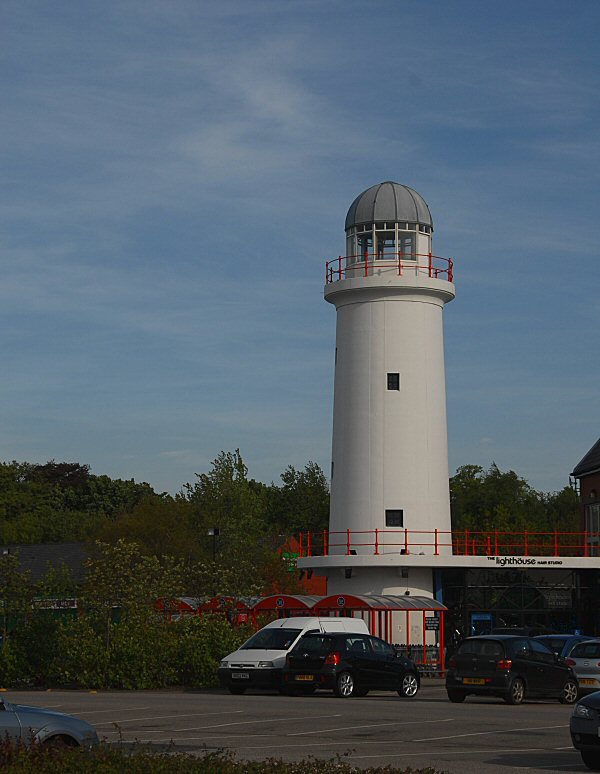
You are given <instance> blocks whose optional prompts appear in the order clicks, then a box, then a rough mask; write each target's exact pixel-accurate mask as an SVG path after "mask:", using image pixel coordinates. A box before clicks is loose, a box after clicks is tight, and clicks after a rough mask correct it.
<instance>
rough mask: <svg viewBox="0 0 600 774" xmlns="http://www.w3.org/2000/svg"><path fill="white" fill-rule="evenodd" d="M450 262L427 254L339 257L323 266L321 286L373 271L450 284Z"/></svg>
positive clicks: (381, 254) (451, 267) (395, 253)
mask: <svg viewBox="0 0 600 774" xmlns="http://www.w3.org/2000/svg"><path fill="white" fill-rule="evenodd" d="M453 268H454V263H453V261H452V259H451V258H440V257H439V256H438V255H432V254H431V253H402V252H395V251H389V250H386V251H383V252H379V253H369V252H366V253H365V254H364V255H362V254H361V255H345V256H344V255H340V256H339V257H338V258H334V259H333V260H331V261H326V263H325V284H326V285H329V284H331V283H332V282H337V281H338V280H341V279H346V277H369V276H371V275H372V274H373V273H374V272H375V271H376V270H377V269H394V270H395V271H396V272H397V274H398V275H399V276H402V275H403V274H405V273H407V272H411V273H415V274H422V275H425V276H428V277H431V278H432V279H444V280H447V281H448V282H453V280H454V274H453Z"/></svg>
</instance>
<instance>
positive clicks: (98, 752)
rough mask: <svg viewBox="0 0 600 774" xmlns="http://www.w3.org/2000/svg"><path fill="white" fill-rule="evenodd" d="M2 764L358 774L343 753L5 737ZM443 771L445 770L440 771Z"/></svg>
mask: <svg viewBox="0 0 600 774" xmlns="http://www.w3.org/2000/svg"><path fill="white" fill-rule="evenodd" d="M0 768H2V771H3V772H6V774H17V772H18V773H19V774H80V773H81V772H82V771H101V772H104V774H112V773H113V772H114V774H121V773H122V772H123V771H127V772H128V774H149V773H150V772H152V773H153V774H187V772H195V773H196V774H354V773H355V772H356V771H357V769H356V767H355V766H353V765H350V764H348V763H345V762H344V760H343V757H342V756H338V757H336V758H333V759H329V760H320V759H318V758H308V759H306V760H303V761H296V762H293V763H290V762H287V761H283V760H281V759H279V758H267V759H266V760H265V761H238V760H236V758H235V757H234V756H233V755H232V754H230V753H227V752H208V753H206V754H205V755H203V756H201V757H198V756H196V755H191V754H189V753H178V752H175V751H174V750H173V749H168V750H166V751H165V752H153V751H151V750H150V749H148V748H146V747H144V746H143V745H138V746H137V747H135V748H133V749H132V750H131V749H125V750H124V749H122V748H117V747H113V746H111V745H108V744H100V745H98V746H97V747H95V748H93V749H92V750H91V751H90V752H86V751H85V750H82V749H80V748H65V749H53V748H49V747H46V746H44V745H40V744H35V745H33V746H32V747H29V748H27V747H25V746H24V745H23V744H20V743H16V744H15V743H12V742H10V740H8V739H5V740H2V741H0ZM436 771H437V770H436V769H432V768H429V767H427V768H424V769H412V768H406V769H398V768H396V767H394V768H391V767H389V766H385V767H384V768H380V767H376V768H365V769H361V772H363V774H392V772H394V773H395V774H436ZM437 774H442V772H437Z"/></svg>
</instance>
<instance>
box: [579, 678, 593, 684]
mask: <svg viewBox="0 0 600 774" xmlns="http://www.w3.org/2000/svg"><path fill="white" fill-rule="evenodd" d="M579 684H580V685H596V681H595V680H589V679H588V678H586V677H584V678H583V679H581V680H580V681H579Z"/></svg>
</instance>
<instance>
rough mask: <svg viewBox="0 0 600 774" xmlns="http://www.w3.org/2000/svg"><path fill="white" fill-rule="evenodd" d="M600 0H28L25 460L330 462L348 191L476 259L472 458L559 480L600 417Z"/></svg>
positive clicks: (468, 377) (468, 270) (465, 360)
mask: <svg viewBox="0 0 600 774" xmlns="http://www.w3.org/2000/svg"><path fill="white" fill-rule="evenodd" d="M599 29H600V3H598V2H597V0H589V1H588V0H574V2H572V3H568V4H565V3H564V2H554V0H539V1H538V0H525V1H524V0H519V1H518V2H516V1H514V0H504V2H502V3H495V2H491V0H490V1H489V2H486V1H485V0H484V1H482V0H477V1H476V2H469V1H467V0H465V1H464V2H458V1H453V0H429V2H427V3H423V2H417V1H416V0H371V2H368V3H366V2H357V1H355V0H318V1H317V0H302V1H296V0H273V1H271V0H239V1H238V0H220V2H219V3H218V4H217V3H214V2H208V0H206V1H204V0H195V1H194V2H183V1H179V2H178V1H177V0H174V1H172V2H153V0H143V1H142V0H140V2H135V1H133V0H131V1H126V0H124V1H123V2H112V1H111V0H101V1H99V2H95V1H93V0H88V1H87V2H85V3H71V2H65V1H62V2H60V1H59V2H52V3H50V2H28V1H27V0H25V1H24V0H4V2H3V3H2V9H1V10H0V66H1V73H2V78H1V99H0V127H1V128H0V136H1V138H2V141H1V144H0V154H1V157H2V159H1V161H2V169H3V175H2V177H3V183H4V185H3V186H2V188H3V191H2V199H1V201H0V216H1V223H0V244H1V261H2V276H1V280H0V314H1V315H2V344H3V347H2V348H3V367H2V369H1V371H0V388H1V392H0V395H1V401H0V444H1V445H0V459H4V460H10V459H17V460H28V461H32V462H45V461H46V460H49V459H56V460H68V461H75V460H76V461H79V462H82V463H88V464H90V465H91V466H92V471H93V472H94V473H97V474H101V473H106V474H108V475H110V476H114V477H120V478H131V477H133V478H135V479H136V480H145V481H148V482H149V483H151V484H152V485H153V486H154V487H155V488H156V489H158V490H159V491H162V490H167V491H170V492H176V491H177V490H178V489H179V488H180V487H181V486H182V484H184V483H185V482H188V481H193V480H194V474H195V473H196V472H203V471H205V470H207V469H208V468H209V465H210V462H211V460H212V459H213V458H214V457H215V456H216V455H217V454H218V453H219V451H220V450H222V449H225V450H233V449H235V448H236V447H239V448H240V449H241V452H242V456H243V457H244V459H245V461H246V463H247V464H248V466H249V471H250V475H251V476H253V477H254V478H257V479H260V480H262V481H265V482H267V483H268V482H270V481H271V480H275V481H278V479H279V474H280V473H281V472H282V470H283V469H284V468H285V467H286V466H287V465H288V464H292V465H294V466H295V467H298V468H301V467H303V466H304V465H305V464H306V462H307V461H308V460H314V461H315V462H318V463H319V464H320V465H321V466H322V467H323V469H324V470H325V471H328V470H329V457H330V445H331V410H332V386H333V352H334V336H335V311H334V309H333V307H331V306H330V305H328V304H326V303H325V302H324V300H323V297H322V282H323V274H324V262H325V260H326V259H328V258H331V257H334V256H337V255H339V254H340V253H341V252H343V250H344V233H343V226H344V218H345V214H346V211H347V209H348V207H349V205H350V203H351V202H352V200H353V199H354V198H355V196H356V195H358V194H359V193H360V192H361V191H362V190H364V189H365V188H368V187H369V186H370V185H373V184H374V183H377V182H380V181H382V180H396V181H398V182H400V183H405V184H407V185H409V186H411V187H413V188H415V189H416V190H417V191H419V192H420V193H421V194H422V195H423V197H424V198H425V199H426V201H427V202H428V204H429V206H430V209H431V211H432V214H433V218H434V225H435V234H434V252H435V253H436V254H437V255H441V256H446V257H453V258H454V260H455V276H456V286H457V298H456V300H455V301H454V302H453V303H452V304H450V305H449V306H448V307H447V308H446V310H445V325H446V328H445V341H446V368H447V370H446V378H447V396H448V418H449V452H450V466H451V470H450V472H454V470H455V469H456V468H457V467H458V466H459V465H463V464H467V463H473V464H480V465H483V466H484V467H487V466H488V465H489V464H490V463H491V462H492V461H495V462H496V463H497V464H498V465H499V467H500V468H501V469H503V470H506V469H514V470H516V471H517V472H518V473H519V474H521V475H522V476H524V477H525V478H527V479H528V480H529V481H530V483H531V484H532V485H533V486H535V487H536V488H538V489H542V490H544V491H552V490H556V489H560V488H562V486H564V485H565V484H566V483H567V482H568V474H569V473H570V471H571V470H572V468H573V467H574V465H575V464H576V463H577V462H578V461H579V459H580V458H581V457H582V456H583V455H584V453H585V452H586V451H587V450H588V449H589V448H590V447H591V446H592V444H593V443H594V442H595V441H596V440H597V438H598V436H599V435H600V421H599V419H600V416H599V415H600V408H599V407H600V401H599V400H598V393H599V385H600V363H599V360H600V358H599V357H598V355H599V351H598V349H599V347H598V335H597V329H598V317H599V315H598V298H599V293H598V284H599V283H598V277H599V267H598V262H599V257H600V256H599V250H598V218H597V209H598V202H599V170H600V167H599V161H600V140H599V137H600V134H599V131H598V126H599V125H600V100H599V99H598V94H599V93H600V89H599V86H600V84H599V81H600V68H599V65H598V62H600V52H599V43H598V41H599V40H600V36H599Z"/></svg>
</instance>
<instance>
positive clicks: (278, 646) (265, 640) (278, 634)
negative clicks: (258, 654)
mask: <svg viewBox="0 0 600 774" xmlns="http://www.w3.org/2000/svg"><path fill="white" fill-rule="evenodd" d="M301 631H302V629H261V630H260V631H259V632H256V634H255V635H253V636H252V637H250V639H249V640H248V641H247V642H245V643H244V644H243V645H242V647H241V648H240V650H288V649H289V648H290V647H291V645H292V643H293V642H294V640H295V639H296V637H297V636H298V635H299V634H300V632H301Z"/></svg>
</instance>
